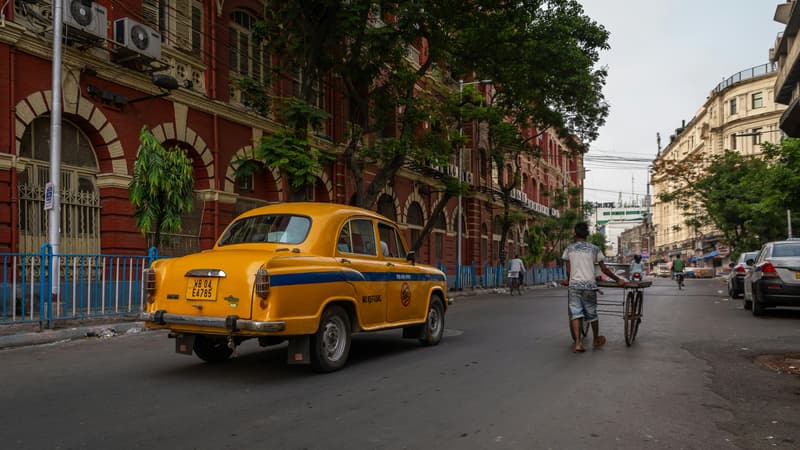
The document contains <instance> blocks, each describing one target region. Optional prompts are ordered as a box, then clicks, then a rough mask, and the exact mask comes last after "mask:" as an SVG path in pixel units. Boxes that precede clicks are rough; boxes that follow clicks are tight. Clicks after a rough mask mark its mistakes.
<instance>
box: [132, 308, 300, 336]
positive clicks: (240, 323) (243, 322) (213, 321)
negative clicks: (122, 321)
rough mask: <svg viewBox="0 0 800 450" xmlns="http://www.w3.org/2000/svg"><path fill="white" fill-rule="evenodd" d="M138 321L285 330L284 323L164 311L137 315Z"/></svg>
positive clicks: (237, 328) (227, 328) (236, 329)
mask: <svg viewBox="0 0 800 450" xmlns="http://www.w3.org/2000/svg"><path fill="white" fill-rule="evenodd" d="M139 320H142V321H145V322H154V323H156V324H158V325H194V326H199V327H208V328H219V329H221V330H227V331H230V332H234V331H261V332H271V333H276V332H281V331H284V330H285V329H286V322H284V321H271V322H262V321H257V320H249V319H240V318H239V316H235V315H232V316H227V317H211V316H195V315H187V314H171V313H168V312H166V311H164V310H158V311H155V312H144V313H141V314H139Z"/></svg>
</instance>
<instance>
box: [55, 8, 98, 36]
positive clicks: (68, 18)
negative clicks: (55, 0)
mask: <svg viewBox="0 0 800 450" xmlns="http://www.w3.org/2000/svg"><path fill="white" fill-rule="evenodd" d="M62 11H63V13H64V14H63V19H64V24H65V25H67V26H68V27H69V28H70V29H71V30H74V31H78V32H79V33H82V34H84V35H88V36H91V37H95V38H102V39H105V38H106V37H108V23H107V22H106V19H107V16H108V14H107V10H106V8H105V6H101V5H98V4H97V3H92V2H91V1H89V0H68V1H67V2H66V5H65V8H64V9H63V10H62Z"/></svg>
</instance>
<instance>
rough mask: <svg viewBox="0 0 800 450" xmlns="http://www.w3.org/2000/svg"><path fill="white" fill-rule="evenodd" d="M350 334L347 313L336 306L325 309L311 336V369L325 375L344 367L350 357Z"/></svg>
mask: <svg viewBox="0 0 800 450" xmlns="http://www.w3.org/2000/svg"><path fill="white" fill-rule="evenodd" d="M351 334H352V333H351V330H350V316H348V315H347V312H346V311H345V310H344V309H343V308H342V307H341V306H337V305H332V306H329V307H328V308H326V309H325V311H324V312H323V313H322V317H321V318H320V321H319V328H318V329H317V332H316V333H314V334H313V335H312V336H311V352H310V353H311V354H310V356H311V368H312V369H313V370H314V371H315V372H323V373H327V372H334V371H336V370H339V369H341V368H342V367H344V365H345V364H346V363H347V357H348V356H349V355H350V343H351ZM329 347H330V348H329ZM329 350H332V351H333V353H335V355H334V356H335V357H334V358H331V355H329V354H328V353H329Z"/></svg>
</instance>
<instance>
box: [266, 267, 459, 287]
mask: <svg viewBox="0 0 800 450" xmlns="http://www.w3.org/2000/svg"><path fill="white" fill-rule="evenodd" d="M444 280H445V277H444V276H442V275H434V274H424V273H404V272H357V271H329V272H305V273H291V274H281V275H272V276H270V285H271V286H291V285H294V284H312V283H334V282H337V281H444Z"/></svg>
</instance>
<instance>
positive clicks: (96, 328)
mask: <svg viewBox="0 0 800 450" xmlns="http://www.w3.org/2000/svg"><path fill="white" fill-rule="evenodd" d="M143 331H146V328H145V326H144V322H120V323H114V324H105V325H93V326H86V327H73V328H64V329H60V330H44V331H40V332H28V333H19V334H12V335H8V336H0V349H9V348H18V347H27V346H30V345H41V344H52V343H54V342H61V341H71V340H76V339H83V338H99V339H105V338H109V337H112V336H117V335H120V334H133V333H141V332H143Z"/></svg>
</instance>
